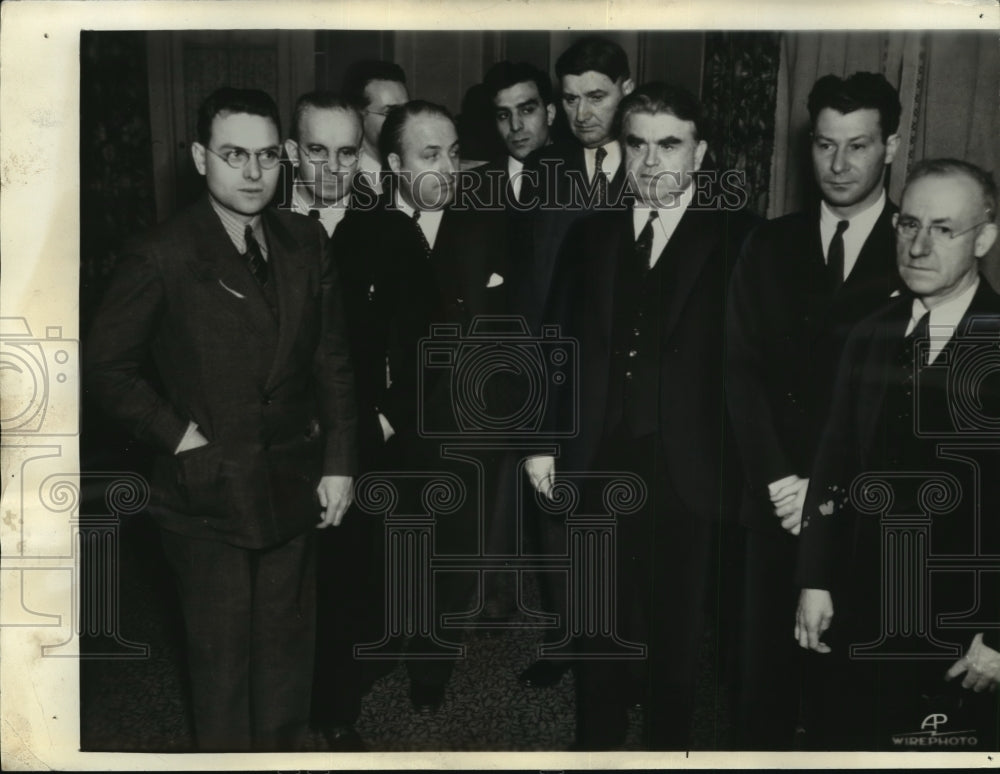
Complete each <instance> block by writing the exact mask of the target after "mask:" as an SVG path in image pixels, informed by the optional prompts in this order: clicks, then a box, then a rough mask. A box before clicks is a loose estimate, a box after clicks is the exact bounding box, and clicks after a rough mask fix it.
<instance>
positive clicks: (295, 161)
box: [285, 140, 299, 167]
mask: <svg viewBox="0 0 1000 774" xmlns="http://www.w3.org/2000/svg"><path fill="white" fill-rule="evenodd" d="M285 153H287V154H288V158H289V160H290V161H291V162H292V166H293V167H297V166H298V165H299V144H298V143H297V142H295V140H285Z"/></svg>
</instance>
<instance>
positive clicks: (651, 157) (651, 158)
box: [643, 143, 659, 167]
mask: <svg viewBox="0 0 1000 774" xmlns="http://www.w3.org/2000/svg"><path fill="white" fill-rule="evenodd" d="M643 161H644V163H645V164H646V166H647V167H655V166H656V165H657V163H658V162H659V154H658V151H657V147H656V145H654V144H652V143H650V144H649V146H648V147H647V148H646V158H645V159H644V160H643Z"/></svg>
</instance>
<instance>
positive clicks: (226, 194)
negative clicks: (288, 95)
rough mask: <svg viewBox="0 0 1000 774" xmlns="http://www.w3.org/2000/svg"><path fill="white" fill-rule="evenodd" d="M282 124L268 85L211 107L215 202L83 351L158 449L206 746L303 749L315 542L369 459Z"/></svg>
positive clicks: (324, 261)
mask: <svg viewBox="0 0 1000 774" xmlns="http://www.w3.org/2000/svg"><path fill="white" fill-rule="evenodd" d="M279 126H280V122H279V119H278V114H277V107H276V105H275V104H274V101H273V100H272V99H271V98H270V97H269V96H268V95H267V94H264V93H263V92H261V91H257V90H246V89H232V88H223V89H219V90H217V91H215V92H213V93H212V94H211V95H210V96H209V97H208V98H207V99H206V100H205V102H204V103H203V105H202V107H201V109H200V111H199V117H198V139H197V141H196V142H194V143H192V146H191V148H192V155H193V158H194V163H195V166H196V167H197V170H198V172H199V173H200V174H201V175H203V176H204V178H205V182H206V187H207V189H208V190H207V193H206V195H205V196H204V197H203V198H202V199H201V200H199V201H198V202H196V203H194V204H193V205H191V206H190V207H189V208H187V209H185V210H182V211H180V212H178V213H177V214H176V215H174V217H172V218H171V219H169V220H168V221H166V222H165V223H163V224H161V225H160V226H158V227H156V228H155V229H154V230H153V231H151V232H150V233H148V234H146V235H144V236H143V237H141V238H139V239H137V240H135V241H134V242H133V243H132V244H131V245H130V246H129V247H128V248H127V249H126V251H125V253H124V256H123V258H122V260H121V263H120V264H119V266H117V268H116V273H115V276H114V278H113V280H112V283H111V285H110V286H109V288H108V290H107V293H106V295H105V298H104V300H103V304H102V306H101V308H100V310H99V311H98V313H97V315H96V316H95V318H94V321H93V324H92V327H91V331H90V336H89V339H88V341H87V343H86V347H85V351H84V355H85V362H84V373H83V375H84V380H85V384H86V389H87V391H88V393H89V394H90V395H91V396H92V397H93V398H94V399H95V400H96V402H97V404H98V405H99V406H100V407H101V409H103V411H104V412H105V414H107V415H108V416H109V417H111V418H113V419H115V420H117V421H119V422H121V423H122V424H124V425H125V426H126V427H127V428H128V429H129V430H130V431H131V432H132V433H133V434H134V435H135V436H136V437H137V438H138V439H139V440H141V441H144V442H146V443H148V444H150V445H151V446H152V447H153V448H154V449H155V451H156V452H157V455H156V459H155V463H154V468H153V472H152V476H151V480H150V490H151V496H150V507H149V510H150V512H151V515H152V516H153V517H154V518H155V519H156V521H157V522H158V524H159V526H160V527H161V528H162V530H161V532H162V541H163V548H164V552H165V554H166V558H167V561H168V562H169V564H170V565H171V568H172V569H173V571H174V574H175V576H176V581H177V586H178V591H179V599H180V605H181V610H182V613H183V616H184V626H185V633H186V639H187V665H188V670H189V672H190V679H191V697H192V705H193V711H194V729H195V735H196V739H197V746H198V749H199V750H202V751H243V750H288V749H294V748H296V747H297V746H298V745H299V744H300V741H301V737H302V733H303V731H304V729H305V723H306V720H307V718H308V713H309V700H310V692H311V685H312V677H313V658H314V645H315V576H314V573H315V558H314V537H313V536H314V534H315V533H316V530H315V528H316V527H329V526H331V525H337V524H339V523H340V521H341V519H342V517H343V515H344V512H345V511H346V510H347V507H348V506H349V505H350V502H351V496H352V492H351V489H352V477H353V475H354V473H355V465H356V462H355V445H356V437H355V435H356V430H355V426H356V408H355V401H354V379H353V373H352V370H351V364H350V357H349V353H348V343H347V338H346V334H345V331H344V323H343V311H342V308H341V293H340V287H339V281H338V278H337V274H336V270H335V267H334V266H333V264H332V261H331V259H330V256H329V253H328V252H327V249H326V248H327V243H328V239H327V236H326V234H325V233H324V232H323V229H322V228H320V226H319V224H317V223H313V222H311V221H310V220H309V219H307V218H302V217H299V216H297V215H291V214H289V213H285V212H280V211H277V210H274V209H269V208H267V204H268V202H270V201H271V198H272V197H273V196H274V191H275V188H276V187H277V183H278V177H279V175H280V168H279V166H278V162H279V158H280V145H279V131H280V130H279ZM147 361H151V363H152V369H151V371H150V369H149V368H147Z"/></svg>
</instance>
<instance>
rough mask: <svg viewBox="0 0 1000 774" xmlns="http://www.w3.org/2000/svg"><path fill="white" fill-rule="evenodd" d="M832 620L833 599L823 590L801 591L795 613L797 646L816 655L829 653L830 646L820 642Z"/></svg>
mask: <svg viewBox="0 0 1000 774" xmlns="http://www.w3.org/2000/svg"><path fill="white" fill-rule="evenodd" d="M832 620H833V598H832V597H831V596H830V592H829V591H826V590H825V589H802V591H801V592H800V593H799V609H798V610H797V611H796V613H795V639H797V640H798V641H799V645H800V646H801V647H803V648H807V649H808V650H815V651H816V652H817V653H829V652H830V646H829V645H827V644H826V643H825V642H821V641H820V637H821V636H823V633H824V632H825V631H826V630H827V629H829V628H830V621H832Z"/></svg>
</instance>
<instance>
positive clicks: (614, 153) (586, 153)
mask: <svg viewBox="0 0 1000 774" xmlns="http://www.w3.org/2000/svg"><path fill="white" fill-rule="evenodd" d="M601 147H603V148H604V150H606V151H607V152H608V155H607V156H605V157H604V161H603V162H602V163H601V171H602V172H604V174H605V176H606V177H607V178H608V182H609V183H610V182H611V178H613V177H614V176H615V172H617V171H618V167H619V166H621V163H622V146H621V145H619V144H618V140H612V141H611V142H609V143H608V144H607V145H603V146H601ZM583 163H584V166H586V168H587V182H590V181H592V180H593V179H594V170H595V169H596V168H597V148H584V149H583Z"/></svg>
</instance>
